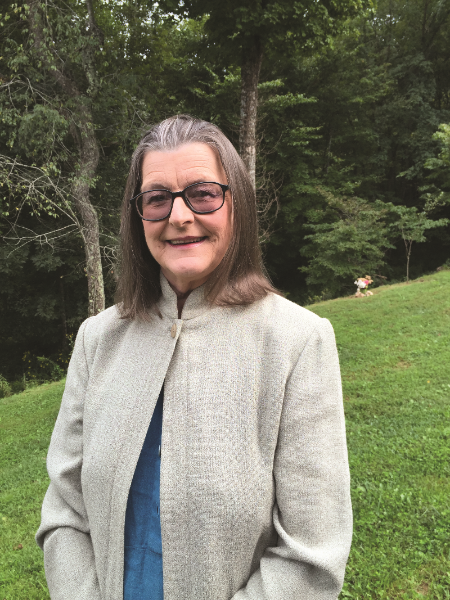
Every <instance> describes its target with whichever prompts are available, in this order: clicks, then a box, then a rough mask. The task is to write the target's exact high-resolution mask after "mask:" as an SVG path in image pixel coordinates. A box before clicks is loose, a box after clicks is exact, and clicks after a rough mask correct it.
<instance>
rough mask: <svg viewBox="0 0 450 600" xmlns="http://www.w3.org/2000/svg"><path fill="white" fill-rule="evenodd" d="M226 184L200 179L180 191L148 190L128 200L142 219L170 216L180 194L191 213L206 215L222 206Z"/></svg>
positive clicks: (227, 188) (148, 219) (152, 219)
mask: <svg viewBox="0 0 450 600" xmlns="http://www.w3.org/2000/svg"><path fill="white" fill-rule="evenodd" d="M229 189H230V188H229V186H228V185H224V184H223V183H216V182H215V181H202V182H200V183H193V184H192V185H188V186H187V187H186V188H184V190H182V191H181V192H171V191H169V190H148V191H147V192H141V193H140V194H138V195H137V196H134V197H133V198H131V200H130V204H132V203H133V202H135V203H136V209H137V211H138V213H139V216H140V217H141V219H143V220H144V221H163V220H164V219H167V217H169V216H170V213H171V212H172V208H173V203H174V201H175V198H178V196H181V198H183V200H184V203H185V204H186V206H187V207H188V208H190V209H191V210H192V212H193V213H195V214H197V215H206V214H208V213H213V212H215V211H216V210H219V208H222V206H223V205H224V202H225V192H226V191H227V190H229Z"/></svg>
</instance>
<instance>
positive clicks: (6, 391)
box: [0, 375, 11, 398]
mask: <svg viewBox="0 0 450 600" xmlns="http://www.w3.org/2000/svg"><path fill="white" fill-rule="evenodd" d="M7 396H11V387H10V385H9V383H8V382H7V381H6V379H5V378H4V377H3V376H2V375H0V398H6V397H7Z"/></svg>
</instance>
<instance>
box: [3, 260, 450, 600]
mask: <svg viewBox="0 0 450 600" xmlns="http://www.w3.org/2000/svg"><path fill="white" fill-rule="evenodd" d="M449 298H450V271H444V272H440V273H437V274H435V275H431V276H428V277H423V278H422V279H420V280H417V281H415V282H412V283H410V284H409V285H406V284H399V285H394V286H386V287H382V288H378V289H377V290H375V295H374V296H372V297H369V298H360V299H356V298H341V299H338V300H332V301H328V302H323V303H319V304H316V305H314V306H309V307H308V308H309V309H311V310H313V311H314V312H316V313H317V314H319V315H320V316H323V317H327V318H328V319H330V321H331V323H332V324H333V326H334V329H335V332H336V339H337V344H338V348H339V353H340V358H341V366H342V378H343V386H344V398H345V411H346V418H347V432H348V445H349V457H350V469H351V474H352V498H353V508H354V518H355V526H354V538H353V545H352V550H351V554H350V559H349V563H348V567H347V575H346V581H345V585H344V590H343V593H342V595H341V599H342V600H345V599H346V598H355V599H359V600H367V599H372V598H374V599H379V600H383V599H387V598H389V599H392V600H397V599H402V600H406V599H414V598H416V599H422V600H423V599H424V598H426V599H429V600H431V599H433V600H444V599H450V556H449V553H450V506H449V504H450V501H449V499H450V419H449V417H450V367H449V365H450V344H449V337H450V299H449ZM62 390H63V382H61V383H56V384H50V385H46V386H42V387H40V388H35V389H31V390H27V391H26V392H24V393H23V394H19V395H17V396H12V397H10V398H6V399H3V400H0V418H1V421H0V432H1V434H0V435H1V451H0V482H1V487H0V532H1V533H0V590H1V592H0V600H2V598H5V599H6V600H34V599H39V600H43V599H46V598H48V597H49V596H48V593H47V591H46V587H45V578H44V575H43V568H42V555H41V552H40V550H39V549H38V548H37V547H36V546H35V542H34V533H35V531H36V529H37V527H38V524H39V511H40V505H41V502H42V498H43V495H44V493H45V489H46V487H47V475H46V472H45V460H44V459H45V455H46V450H47V446H48V442H49V438H50V434H51V430H52V428H53V424H54V421H55V418H56V414H57V410H58V406H59V402H60V398H61V394H62ZM19 544H21V545H22V546H23V548H22V549H14V548H17V546H18V545H19Z"/></svg>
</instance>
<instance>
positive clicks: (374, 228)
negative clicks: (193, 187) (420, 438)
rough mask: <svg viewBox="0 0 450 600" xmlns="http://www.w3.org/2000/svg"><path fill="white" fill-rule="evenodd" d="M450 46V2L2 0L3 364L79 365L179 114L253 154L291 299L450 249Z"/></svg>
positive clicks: (267, 243) (427, 264) (271, 257)
mask: <svg viewBox="0 0 450 600" xmlns="http://www.w3.org/2000/svg"><path fill="white" fill-rule="evenodd" d="M449 61H450V0H407V1H406V0H405V1H396V0H386V1H382V0H380V1H379V2H378V3H376V2H372V1H370V0H344V1H339V2H338V1H336V0H328V1H317V0H303V1H302V2H298V1H296V0H278V1H277V2H274V1H272V0H264V1H262V0H249V1H247V2H242V1H241V2H239V1H238V0H224V1H223V2H221V3H218V2H214V1H213V0H185V2H182V3H180V2H178V1H175V0H174V1H171V0H161V1H160V2H158V3H155V4H152V3H151V2H140V1H139V0H135V1H132V0H122V1H120V2H108V1H105V0H102V1H99V0H96V1H95V2H94V0H83V1H81V0H66V1H62V0H48V1H32V2H28V3H17V4H11V3H10V2H4V0H1V1H0V118H1V127H0V190H1V193H0V314H1V320H0V374H1V376H2V377H3V378H6V379H7V380H9V382H15V385H16V386H20V382H23V381H24V380H25V379H28V380H32V379H34V380H43V379H49V378H55V379H58V378H60V377H61V376H62V375H63V372H64V369H65V366H66V364H67V359H68V356H69V354H70V350H71V345H72V340H73V336H74V334H75V333H76V330H77V328H78V326H79V325H80V323H81V322H82V321H83V320H84V319H85V318H86V317H87V316H88V315H93V314H96V313H97V312H99V311H100V310H102V309H103V308H104V307H105V306H110V305H111V304H113V302H114V300H113V298H114V290H115V275H116V273H117V269H118V268H120V266H119V264H118V259H119V257H118V251H117V240H118V231H119V226H120V216H119V215H120V206H121V203H122V199H123V191H124V187H125V181H126V177H127V171H128V167H129V163H130V157H131V154H132V152H133V149H134V147H135V145H136V143H137V141H138V140H139V138H140V137H141V135H142V133H143V132H144V131H146V129H148V127H149V126H150V125H151V124H152V123H155V122H158V121H159V120H161V119H163V118H166V117H168V116H171V115H173V114H176V113H190V114H193V115H195V116H198V117H201V118H204V119H207V120H209V121H212V122H214V123H216V124H217V125H218V126H219V127H221V128H222V130H223V131H224V132H225V133H226V134H227V135H228V136H229V137H230V139H231V140H232V141H233V143H234V144H235V146H236V148H237V149H238V150H239V151H240V153H241V156H242V158H243V159H244V162H245V164H246V165H247V167H248V169H249V171H250V174H251V176H252V178H253V180H254V184H255V188H256V194H257V201H258V210H259V213H260V221H261V239H262V243H263V251H264V258H265V264H266V267H267V270H268V273H269V275H270V277H271V279H272V280H273V282H274V284H275V285H276V286H277V287H278V288H280V289H281V290H283V291H284V292H285V293H286V294H287V296H288V298H289V299H291V300H293V301H295V302H299V303H301V304H309V303H312V302H314V301H317V300H321V299H328V298H334V297H337V296H342V295H348V294H350V293H353V292H354V290H355V286H354V284H353V281H354V279H355V278H356V277H361V276H365V275H366V274H367V275H371V276H372V277H373V278H374V280H375V285H381V284H383V283H387V282H389V283H393V282H398V281H404V280H405V279H406V278H409V277H417V276H420V275H422V274H423V273H426V272H430V271H432V270H435V269H437V268H440V267H441V266H443V265H444V264H446V263H447V264H448V261H449V257H450V227H449V218H450V68H449V67H450V64H449ZM0 379H2V378H1V377H0ZM2 381H4V385H6V380H5V379H3V380H2ZM0 384H1V381H0ZM1 385H3V384H1ZM1 385H0V387H1ZM17 391H18V389H17ZM0 392H1V390H0Z"/></svg>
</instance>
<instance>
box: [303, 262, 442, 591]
mask: <svg viewBox="0 0 450 600" xmlns="http://www.w3.org/2000/svg"><path fill="white" fill-rule="evenodd" d="M449 297H450V271H444V272H441V273H438V274H436V275H431V276H428V277H423V278H421V279H420V280H417V281H415V282H412V283H410V284H408V285H407V284H399V285H394V286H386V287H382V288H378V289H377V290H375V295H374V296H372V297H368V298H341V299H338V300H332V301H329V302H323V303H320V304H316V305H314V306H312V307H309V308H311V309H312V310H313V311H314V312H315V313H317V314H318V315H320V316H322V317H327V318H328V319H330V321H331V323H332V324H333V327H334V329H335V332H336V339H337V344H338V348H339V354H340V359H341V367H342V378H343V387H344V398H345V412H346V422H347V434H348V446H349V459H350V471H351V476H352V500H353V508H354V519H355V525H354V537H353V544H352V550H351V554H350V560H349V564H348V567H347V574H346V583H345V587H344V590H343V594H342V598H345V597H350V598H358V599H364V600H365V599H366V598H380V599H382V598H392V599H394V598H404V599H406V598H422V599H423V598H424V597H426V598H429V599H431V598H433V599H436V600H437V599H439V600H441V599H444V598H450V560H449V559H450V556H449V552H450V506H449V505H450V418H449V417H450V344H449V341H450V300H449Z"/></svg>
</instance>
